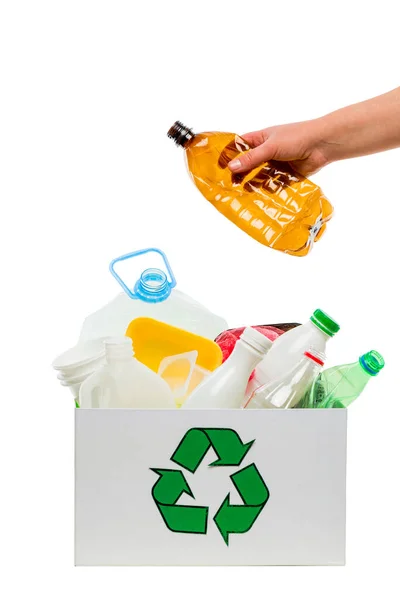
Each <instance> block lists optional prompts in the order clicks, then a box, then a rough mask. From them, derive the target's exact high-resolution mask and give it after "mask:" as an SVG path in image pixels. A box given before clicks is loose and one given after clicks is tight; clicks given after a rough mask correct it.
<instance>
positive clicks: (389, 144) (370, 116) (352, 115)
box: [313, 88, 400, 162]
mask: <svg viewBox="0 0 400 600" xmlns="http://www.w3.org/2000/svg"><path fill="white" fill-rule="evenodd" d="M313 125H314V128H315V131H316V135H317V136H318V137H319V144H320V147H321V149H322V150H323V153H324V154H325V156H326V158H327V160H328V162H333V161H336V160H342V159H345V158H352V157H355V156H364V155H366V154H373V153H375V152H382V151H383V150H390V149H392V148H397V147H400V88H397V89H395V90H393V91H391V92H388V93H387V94H383V95H382V96H378V97H376V98H372V99H371V100H366V101H365V102H360V103H359V104H353V105H351V106H347V107H345V108H342V109H340V110H337V111H335V112H333V113H330V114H328V115H326V116H324V117H321V118H320V119H316V120H315V121H314V122H313Z"/></svg>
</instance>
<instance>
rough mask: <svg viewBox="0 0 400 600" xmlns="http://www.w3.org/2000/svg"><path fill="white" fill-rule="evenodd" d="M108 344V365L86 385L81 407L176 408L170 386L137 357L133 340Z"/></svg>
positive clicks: (80, 394)
mask: <svg viewBox="0 0 400 600" xmlns="http://www.w3.org/2000/svg"><path fill="white" fill-rule="evenodd" d="M104 343H105V348H106V364H105V365H104V366H103V367H101V368H100V369H98V370H97V371H95V372H94V373H93V375H91V376H90V377H88V378H87V379H86V380H85V381H84V382H83V384H82V386H81V388H80V390H79V404H80V406H81V408H175V402H174V399H173V395H172V392H171V390H170V388H169V385H168V383H167V382H166V381H164V380H163V379H161V377H160V376H159V375H157V374H156V373H154V371H152V370H151V369H149V368H148V367H146V366H145V365H143V364H142V363H140V362H139V361H138V360H136V358H134V356H133V350H132V340H131V339H130V338H128V337H119V338H110V339H108V340H106V341H105V342H104Z"/></svg>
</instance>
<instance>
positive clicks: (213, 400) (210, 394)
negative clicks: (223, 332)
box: [182, 327, 272, 408]
mask: <svg viewBox="0 0 400 600" xmlns="http://www.w3.org/2000/svg"><path fill="white" fill-rule="evenodd" d="M271 346H272V342H271V341H270V340H269V339H268V338H267V337H265V336H264V335H263V334H262V333H259V332H258V331H257V330H256V329H253V328H252V327H247V328H246V329H245V330H244V332H243V333H242V335H241V336H240V338H239V339H238V341H237V342H236V346H235V348H234V350H233V352H232V354H231V355H230V357H229V358H228V359H227V360H226V361H225V362H224V363H223V364H222V365H221V366H220V367H218V369H216V370H215V371H213V372H212V373H211V375H210V376H209V377H207V379H205V380H204V381H203V382H202V383H201V384H200V385H199V386H198V387H197V388H196V389H195V390H194V392H193V393H192V394H191V395H190V396H189V398H188V399H187V400H186V402H185V403H184V404H183V406H182V408H240V406H241V405H242V404H243V401H244V396H245V392H246V386H247V383H248V380H249V377H250V375H251V373H252V371H253V369H254V367H255V366H256V365H257V364H258V363H259V362H260V360H262V358H263V357H264V355H265V354H266V353H267V352H268V350H269V349H270V347H271Z"/></svg>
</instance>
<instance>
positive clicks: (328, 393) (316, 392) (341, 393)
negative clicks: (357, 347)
mask: <svg viewBox="0 0 400 600" xmlns="http://www.w3.org/2000/svg"><path fill="white" fill-rule="evenodd" d="M384 366H385V361H384V360H383V357H382V356H381V355H380V354H379V352H376V350H371V351H370V352H367V353H366V354H363V355H362V356H360V358H359V360H358V361H357V362H355V363H351V364H349V365H340V366H338V367H331V368H330V369H326V370H325V371H322V373H321V374H320V375H319V376H318V377H317V379H315V381H314V383H313V384H312V386H311V388H310V389H309V391H308V392H307V394H306V395H305V396H304V398H303V399H302V401H301V403H300V404H299V405H298V408H300V407H301V408H347V407H348V406H349V405H350V404H351V403H352V402H354V400H355V399H356V398H358V396H359V395H360V394H361V392H362V391H363V389H364V388H365V386H366V385H367V383H368V382H369V381H370V379H371V377H374V376H375V375H377V374H378V373H379V371H381V369H383V367H384Z"/></svg>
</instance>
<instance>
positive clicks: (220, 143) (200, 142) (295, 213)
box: [168, 121, 333, 256]
mask: <svg viewBox="0 0 400 600" xmlns="http://www.w3.org/2000/svg"><path fill="white" fill-rule="evenodd" d="M168 136H169V137H170V138H172V139H173V140H174V141H175V143H176V144H177V145H178V146H182V147H183V148H184V149H185V151H186V158H187V166H188V169H189V173H190V174H191V176H192V178H193V181H194V183H195V185H196V187H197V188H198V189H199V190H200V192H201V193H202V194H203V196H204V197H205V198H206V199H207V200H208V201H209V202H210V203H211V204H212V205H213V206H214V207H215V208H216V209H217V210H218V211H219V212H220V213H222V214H223V215H224V216H225V217H227V218H228V219H229V220H230V221H231V222H232V223H234V224H235V225H237V226H238V227H239V228H240V229H242V231H244V232H245V233H247V234H248V235H250V236H251V237H252V238H253V239H255V240H257V241H258V242H260V243H261V244H264V245H265V246H269V247H270V248H274V249H275V250H280V251H281V252H286V253H287V254H292V255H294V256H305V255H306V254H308V253H309V252H310V250H311V249H312V247H313V244H314V242H316V241H318V240H319V239H320V238H321V236H322V234H323V233H324V231H325V229H326V223H327V222H328V221H329V220H330V219H331V217H332V214H333V208H332V205H331V204H330V202H329V201H328V199H327V198H326V197H325V196H324V194H323V193H322V191H321V189H320V188H319V187H318V186H317V185H315V184H314V183H312V181H310V180H309V179H306V178H305V177H303V176H301V175H299V174H298V173H296V172H295V171H293V169H291V167H290V165H289V164H288V163H282V162H277V161H272V160H271V161H268V162H267V163H264V164H263V165H261V166H260V167H257V168H255V169H253V170H252V171H249V172H246V173H236V174H234V173H232V172H231V171H230V169H229V168H228V163H229V162H230V161H231V160H233V159H234V158H236V157H237V156H238V155H239V154H241V153H242V152H246V151H247V150H249V149H250V146H249V145H248V144H247V143H246V142H245V141H244V140H243V139H242V138H241V137H239V136H238V135H235V134H234V133H220V132H215V131H213V132H207V133H199V134H194V133H193V131H192V130H191V129H189V128H188V127H185V126H184V125H183V124H182V123H181V122H180V121H176V122H175V123H174V125H172V127H171V128H170V130H169V131H168Z"/></svg>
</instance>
